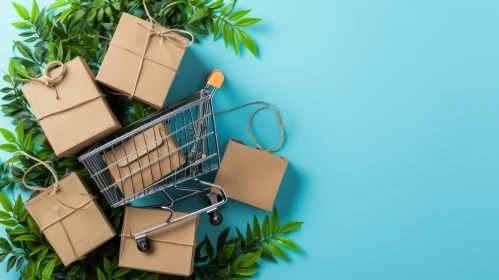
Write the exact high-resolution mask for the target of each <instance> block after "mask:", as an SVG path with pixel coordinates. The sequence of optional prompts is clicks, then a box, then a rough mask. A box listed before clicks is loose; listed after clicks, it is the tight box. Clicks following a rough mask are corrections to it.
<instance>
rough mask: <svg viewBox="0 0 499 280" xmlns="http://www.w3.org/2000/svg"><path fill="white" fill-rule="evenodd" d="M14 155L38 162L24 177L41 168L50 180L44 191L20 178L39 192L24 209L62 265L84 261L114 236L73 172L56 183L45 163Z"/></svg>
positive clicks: (55, 177) (30, 187)
mask: <svg viewBox="0 0 499 280" xmlns="http://www.w3.org/2000/svg"><path fill="white" fill-rule="evenodd" d="M16 154H22V155H23V156H26V157H28V158H30V159H32V160H34V161H36V162H38V163H36V164H35V165H33V166H32V167H30V168H29V169H28V170H27V171H26V173H25V175H24V176H26V174H28V173H29V171H30V170H31V169H33V168H35V167H37V166H39V165H43V166H44V167H45V168H47V169H48V170H49V171H50V172H51V173H52V175H53V177H54V184H53V185H52V186H51V187H48V188H42V187H37V186H30V185H28V184H26V181H25V177H23V178H22V181H23V183H24V185H25V186H26V188H28V189H31V190H34V191H39V193H38V194H36V195H35V196H34V197H32V198H31V199H30V200H28V201H26V203H25V207H26V210H27V211H28V213H29V214H30V215H31V217H32V218H33V219H34V220H35V222H36V224H37V225H38V226H39V227H40V231H41V232H42V233H43V234H44V235H45V237H46V238H47V240H48V241H49V242H50V244H51V245H52V247H53V248H54V250H55V252H56V253H57V255H58V256H59V258H60V259H61V261H62V262H63V264H64V265H65V266H68V265H69V264H71V263H73V262H74V261H76V260H78V259H82V258H84V257H85V255H86V254H88V253H89V252H91V251H93V250H94V249H96V248H97V247H99V246H100V245H102V244H104V243H105V242H106V241H108V240H109V239H111V238H113V237H114V236H115V235H116V232H115V230H114V229H113V227H112V226H111V224H110V223H109V221H108V220H107V218H106V216H105V215H104V213H103V212H102V210H101V208H100V206H99V205H98V204H97V203H96V202H95V197H94V196H92V194H91V193H90V191H89V190H88V188H87V186H86V185H85V182H84V181H83V179H82V178H81V177H80V176H79V175H78V174H77V173H69V174H68V175H66V176H65V177H64V178H62V179H61V180H59V179H58V177H57V174H56V172H55V170H54V169H53V168H52V167H51V166H50V165H48V164H47V163H45V162H43V161H40V160H39V159H37V158H35V157H32V156H30V155H29V154H27V153H25V152H22V151H18V152H17V153H15V154H14V156H16ZM11 166H12V165H11Z"/></svg>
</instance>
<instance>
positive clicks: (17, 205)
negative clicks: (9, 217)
mask: <svg viewBox="0 0 499 280" xmlns="http://www.w3.org/2000/svg"><path fill="white" fill-rule="evenodd" d="M22 206H23V199H22V197H21V195H20V194H19V195H18V196H17V198H16V203H15V204H14V209H13V210H12V213H14V215H17V216H19V214H20V213H21V207H22Z"/></svg>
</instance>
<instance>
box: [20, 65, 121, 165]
mask: <svg viewBox="0 0 499 280" xmlns="http://www.w3.org/2000/svg"><path fill="white" fill-rule="evenodd" d="M56 66H59V67H58V68H56V69H54V70H51V69H52V68H54V67H56ZM23 81H25V82H28V83H27V84H25V85H24V86H23V87H22V88H21V89H22V91H23V93H24V96H25V97H26V99H27V100H28V103H29V105H30V106H31V108H32V110H33V113H34V114H35V116H36V118H37V121H38V122H39V124H40V126H41V127H42V129H43V132H44V133H45V135H46V136H47V139H48V141H49V142H50V145H51V146H52V149H53V150H54V152H55V154H56V155H57V156H58V157H69V156H72V155H74V154H76V153H78V152H80V151H81V150H83V149H84V148H86V147H88V146H89V145H91V144H94V143H95V142H97V141H99V140H102V139H104V138H105V137H107V136H109V135H111V134H112V133H114V132H115V131H117V130H118V129H120V128H121V125H120V123H119V122H118V120H117V119H116V117H115V116H114V114H113V112H112V111H111V108H110V107H109V105H108V104H107V102H106V99H105V97H104V95H102V94H101V92H100V89H99V88H98V86H97V84H96V82H95V79H94V74H93V73H92V71H91V70H90V68H89V67H88V64H87V62H86V61H85V60H84V59H82V58H80V57H77V58H75V59H73V60H71V61H70V62H68V63H66V64H63V63H62V62H60V61H53V62H50V63H48V64H47V65H46V66H45V69H44V71H43V74H41V75H40V76H37V77H34V78H31V79H27V80H24V79H23Z"/></svg>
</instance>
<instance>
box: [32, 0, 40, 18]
mask: <svg viewBox="0 0 499 280" xmlns="http://www.w3.org/2000/svg"><path fill="white" fill-rule="evenodd" d="M39 13H40V7H38V3H36V0H33V5H32V6H31V22H35V20H36V18H37V17H38V14H39Z"/></svg>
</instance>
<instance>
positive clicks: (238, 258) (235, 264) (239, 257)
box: [232, 254, 244, 269]
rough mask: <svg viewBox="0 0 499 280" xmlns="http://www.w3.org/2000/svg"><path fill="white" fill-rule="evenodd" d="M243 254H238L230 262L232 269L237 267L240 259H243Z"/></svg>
mask: <svg viewBox="0 0 499 280" xmlns="http://www.w3.org/2000/svg"><path fill="white" fill-rule="evenodd" d="M243 256H244V255H243V254H241V255H239V256H238V257H237V258H236V260H235V261H234V263H233V264H232V267H234V269H236V268H238V267H239V265H240V264H241V261H242V260H243Z"/></svg>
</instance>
